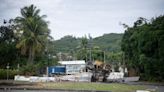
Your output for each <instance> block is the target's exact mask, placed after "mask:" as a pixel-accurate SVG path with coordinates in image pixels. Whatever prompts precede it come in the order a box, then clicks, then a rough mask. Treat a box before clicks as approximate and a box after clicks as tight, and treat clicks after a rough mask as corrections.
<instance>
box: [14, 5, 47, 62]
mask: <svg viewBox="0 0 164 92" xmlns="http://www.w3.org/2000/svg"><path fill="white" fill-rule="evenodd" d="M39 13H40V10H39V9H37V8H36V7H35V6H34V5H31V6H29V7H24V8H23V9H21V16H20V17H17V18H16V19H15V21H16V23H17V25H18V27H19V30H18V32H20V33H21V36H20V39H19V42H18V43H17V45H16V47H17V48H20V49H21V52H22V54H24V55H26V54H28V62H29V63H31V64H32V63H33V60H34V57H35V55H36V53H39V52H41V51H44V48H45V44H46V42H47V40H48V36H49V29H48V25H47V22H46V21H45V20H44V19H43V18H44V17H45V15H43V16H40V15H39Z"/></svg>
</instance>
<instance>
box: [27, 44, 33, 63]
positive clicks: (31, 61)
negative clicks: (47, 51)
mask: <svg viewBox="0 0 164 92" xmlns="http://www.w3.org/2000/svg"><path fill="white" fill-rule="evenodd" d="M33 61H34V51H33V48H32V47H30V48H29V56H28V63H29V64H31V65H32V64H33Z"/></svg>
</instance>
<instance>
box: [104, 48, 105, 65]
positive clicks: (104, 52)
mask: <svg viewBox="0 0 164 92" xmlns="http://www.w3.org/2000/svg"><path fill="white" fill-rule="evenodd" d="M104 63H105V51H104Z"/></svg>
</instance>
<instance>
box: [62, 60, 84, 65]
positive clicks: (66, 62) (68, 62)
mask: <svg viewBox="0 0 164 92" xmlns="http://www.w3.org/2000/svg"><path fill="white" fill-rule="evenodd" d="M59 63H60V64H62V65H73V64H85V61H84V60H75V61H59Z"/></svg>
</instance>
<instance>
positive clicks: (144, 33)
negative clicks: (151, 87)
mask: <svg viewBox="0 0 164 92" xmlns="http://www.w3.org/2000/svg"><path fill="white" fill-rule="evenodd" d="M121 47H122V51H123V52H124V55H125V60H126V62H125V63H126V65H127V66H128V67H130V68H134V69H135V70H136V71H137V73H138V74H139V75H141V78H142V79H145V80H159V81H161V80H164V72H163V70H164V65H163V61H164V57H163V56H164V16H159V17H157V18H153V19H152V20H151V21H149V22H148V20H146V19H144V18H139V19H138V20H137V21H136V22H135V23H134V26H133V27H127V29H126V31H125V34H124V36H123V39H122V45H121Z"/></svg>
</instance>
